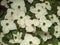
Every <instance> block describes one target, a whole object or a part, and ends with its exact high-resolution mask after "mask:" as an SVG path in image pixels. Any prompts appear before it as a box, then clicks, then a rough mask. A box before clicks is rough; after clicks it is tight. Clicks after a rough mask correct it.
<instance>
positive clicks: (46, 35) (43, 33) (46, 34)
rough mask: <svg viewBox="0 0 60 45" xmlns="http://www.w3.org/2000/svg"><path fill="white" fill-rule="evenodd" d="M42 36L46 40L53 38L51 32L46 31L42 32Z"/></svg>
mask: <svg viewBox="0 0 60 45" xmlns="http://www.w3.org/2000/svg"><path fill="white" fill-rule="evenodd" d="M40 36H41V38H42V39H43V40H44V41H47V40H48V39H51V38H52V36H51V35H50V34H49V33H45V32H40Z"/></svg>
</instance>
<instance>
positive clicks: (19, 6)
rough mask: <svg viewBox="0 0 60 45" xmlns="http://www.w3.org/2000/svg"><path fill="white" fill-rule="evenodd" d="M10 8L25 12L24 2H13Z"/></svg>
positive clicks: (22, 0)
mask: <svg viewBox="0 0 60 45" xmlns="http://www.w3.org/2000/svg"><path fill="white" fill-rule="evenodd" d="M11 8H13V9H16V10H20V11H24V12H26V7H25V3H24V0H21V1H17V2H13V3H12V4H11Z"/></svg>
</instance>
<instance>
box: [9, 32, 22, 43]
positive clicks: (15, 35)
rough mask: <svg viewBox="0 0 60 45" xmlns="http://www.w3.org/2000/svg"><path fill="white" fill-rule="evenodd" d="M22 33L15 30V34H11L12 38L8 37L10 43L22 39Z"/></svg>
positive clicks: (18, 41)
mask: <svg viewBox="0 0 60 45" xmlns="http://www.w3.org/2000/svg"><path fill="white" fill-rule="evenodd" d="M21 36H22V33H19V32H17V34H13V39H10V40H9V42H10V43H20V42H21V41H22V39H21Z"/></svg>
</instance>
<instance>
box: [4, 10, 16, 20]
mask: <svg viewBox="0 0 60 45" xmlns="http://www.w3.org/2000/svg"><path fill="white" fill-rule="evenodd" d="M14 12H15V10H13V9H7V14H6V16H5V19H9V20H13V17H12V15H13V13H14ZM15 14H16V13H15Z"/></svg>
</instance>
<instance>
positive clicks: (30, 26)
mask: <svg viewBox="0 0 60 45" xmlns="http://www.w3.org/2000/svg"><path fill="white" fill-rule="evenodd" d="M25 25H26V31H27V32H35V31H36V26H38V25H39V21H38V20H37V19H33V20H31V19H26V20H25Z"/></svg>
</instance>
